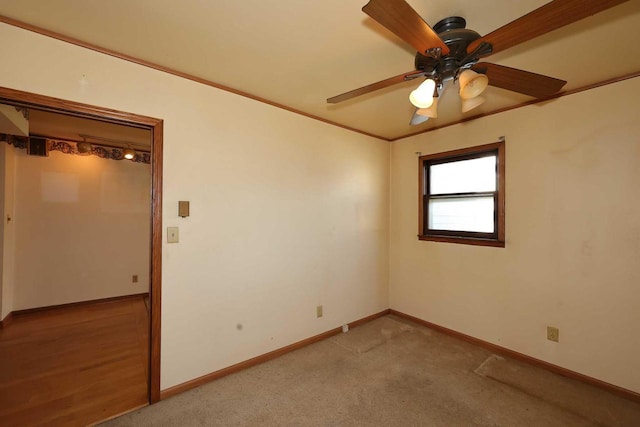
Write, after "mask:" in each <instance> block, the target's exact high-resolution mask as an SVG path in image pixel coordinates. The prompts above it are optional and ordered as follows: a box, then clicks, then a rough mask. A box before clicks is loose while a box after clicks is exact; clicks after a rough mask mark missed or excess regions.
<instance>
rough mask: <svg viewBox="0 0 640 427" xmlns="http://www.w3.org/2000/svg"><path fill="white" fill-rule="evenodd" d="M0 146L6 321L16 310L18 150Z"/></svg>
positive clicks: (1, 309)
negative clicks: (15, 211)
mask: <svg viewBox="0 0 640 427" xmlns="http://www.w3.org/2000/svg"><path fill="white" fill-rule="evenodd" d="M0 145H2V146H1V147H0V191H1V192H2V193H1V194H0V206H1V209H0V214H2V225H1V226H0V280H1V282H0V319H4V318H5V317H6V316H7V315H9V313H11V312H12V311H13V310H14V296H13V295H14V271H15V268H14V267H15V265H14V259H15V221H14V217H15V215H14V200H15V185H16V180H15V174H16V149H15V148H14V147H13V146H10V145H8V144H7V143H5V142H1V143H0ZM9 217H10V218H11V221H8V220H7V218H9Z"/></svg>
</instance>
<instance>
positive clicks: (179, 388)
mask: <svg viewBox="0 0 640 427" xmlns="http://www.w3.org/2000/svg"><path fill="white" fill-rule="evenodd" d="M387 314H389V309H387V310H384V311H381V312H379V313H376V314H372V315H371V316H367V317H363V318H362V319H359V320H356V321H354V322H350V323H348V325H349V328H355V327H357V326H360V325H363V324H365V323H367V322H370V321H372V320H375V319H377V318H379V317H382V316H385V315H387ZM341 332H342V327H338V328H333V329H330V330H328V331H326V332H323V333H321V334H318V335H314V336H312V337H310V338H307V339H304V340H302V341H298V342H296V343H293V344H290V345H288V346H285V347H282V348H279V349H277V350H273V351H270V352H269V353H265V354H262V355H260V356H256V357H253V358H251V359H249V360H245V361H244V362H240V363H236V364H235V365H232V366H229V367H227V368H223V369H220V370H218V371H215V372H212V373H210V374H206V375H203V376H201V377H198V378H195V379H193V380H190V381H187V382H184V383H182V384H178V385H175V386H173V387H169V388H167V389H165V390H162V391H161V392H160V400H164V399H168V398H170V397H172V396H175V395H176V394H180V393H182V392H185V391H187V390H191V389H192V388H195V387H198V386H201V385H203V384H207V383H209V382H211V381H215V380H217V379H219V378H222V377H225V376H227V375H231V374H233V373H236V372H239V371H242V370H244V369H247V368H250V367H252V366H255V365H259V364H261V363H264V362H266V361H268V360H272V359H275V358H277V357H280V356H282V355H284V354H287V353H290V352H292V351H294V350H298V349H300V348H303V347H306V346H308V345H310V344H313V343H316V342H318V341H322V340H324V339H327V338H329V337H332V336H334V335H338V334H339V333H341Z"/></svg>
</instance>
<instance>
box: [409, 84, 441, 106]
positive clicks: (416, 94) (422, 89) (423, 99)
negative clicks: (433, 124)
mask: <svg viewBox="0 0 640 427" xmlns="http://www.w3.org/2000/svg"><path fill="white" fill-rule="evenodd" d="M435 88H436V82H435V81H433V80H431V79H427V80H425V81H424V82H422V84H420V86H418V87H417V88H416V89H415V90H413V91H412V92H411V94H409V101H411V103H412V104H413V105H414V106H415V107H417V108H429V107H430V106H431V104H433V91H434V90H435Z"/></svg>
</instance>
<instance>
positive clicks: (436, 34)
mask: <svg viewBox="0 0 640 427" xmlns="http://www.w3.org/2000/svg"><path fill="white" fill-rule="evenodd" d="M626 1H628V0H553V1H551V2H549V3H547V4H545V5H543V6H542V7H540V8H538V9H536V10H534V11H532V12H530V13H528V14H526V15H524V16H522V17H520V18H518V19H516V20H514V21H512V22H510V23H508V24H506V25H504V26H502V27H500V28H498V29H497V30H495V31H493V32H491V33H489V34H487V35H485V36H480V34H478V33H477V32H475V31H473V30H470V29H467V28H465V27H466V21H465V19H464V18H462V17H459V16H452V17H448V18H445V19H442V20H441V21H439V22H438V23H437V24H436V25H434V26H433V28H431V27H430V26H429V24H427V23H426V22H425V21H424V20H423V19H422V18H421V17H420V15H418V13H417V12H416V11H415V10H413V9H412V8H411V6H409V4H408V3H407V2H406V1H405V0H370V1H369V3H367V4H366V5H365V6H364V7H363V8H362V11H363V12H364V13H366V14H367V15H369V16H370V17H371V18H373V19H374V20H375V21H377V22H378V23H379V24H381V25H382V26H383V27H385V28H386V29H388V30H389V31H391V32H392V33H394V34H395V35H396V36H398V37H400V38H401V39H402V40H404V41H405V42H406V43H408V44H409V45H411V46H413V47H414V48H415V49H416V51H417V53H416V56H415V64H414V65H415V71H411V72H408V73H404V74H401V75H399V76H395V77H391V78H389V79H386V80H382V81H380V82H377V83H373V84H370V85H367V86H363V87H361V88H359V89H355V90H352V91H349V92H346V93H343V94H341V95H338V96H334V97H332V98H329V99H327V102H329V103H338V102H342V101H346V100H348V99H352V98H355V97H357V96H360V95H364V94H367V93H370V92H373V91H376V90H379V89H383V88H385V87H389V86H392V85H394V84H397V83H401V82H404V81H407V80H413V79H415V78H418V77H426V80H425V81H424V82H423V83H422V84H421V85H420V86H419V87H418V88H417V89H415V90H414V91H412V92H411V94H410V95H409V100H410V101H411V103H412V104H413V105H414V106H415V107H417V110H416V112H415V114H414V116H413V118H412V119H411V124H412V125H416V124H420V123H424V122H425V121H426V120H427V119H428V117H431V118H435V117H437V112H436V111H435V108H436V107H437V102H434V92H435V96H437V94H438V92H437V91H438V89H442V88H443V87H444V84H445V83H448V82H454V83H455V82H456V81H458V82H459V83H460V98H461V100H462V112H463V113H464V112H467V111H470V110H471V109H473V108H476V107H477V106H479V105H480V104H482V103H483V102H484V101H485V100H484V98H482V97H480V96H479V95H480V94H482V93H483V92H484V90H485V89H486V88H487V86H494V87H498V88H501V89H506V90H511V91H514V92H518V93H521V94H524V95H528V96H532V97H535V98H547V97H550V96H551V95H553V94H555V93H557V92H559V91H560V90H561V89H562V87H563V86H564V85H565V84H566V83H567V82H566V81H565V80H560V79H556V78H553V77H548V76H544V75H541V74H536V73H532V72H529V71H524V70H518V69H516V68H511V67H506V66H502V65H497V64H492V63H486V62H480V60H481V58H484V57H486V56H489V55H491V54H494V53H497V52H499V51H502V50H505V49H508V48H510V47H513V46H516V45H518V44H520V43H523V42H526V41H528V40H531V39H533V38H535V37H538V36H540V35H543V34H546V33H548V32H550V31H553V30H555V29H558V28H561V27H564V26H565V25H568V24H571V23H573V22H576V21H579V20H581V19H584V18H586V17H588V16H591V15H594V14H596V13H599V12H602V11H604V10H606V9H609V8H611V7H613V6H616V5H618V4H621V3H624V2H626ZM429 88H430V89H429ZM472 101H473V102H472ZM432 104H435V106H434V107H433V108H431V106H432ZM427 109H429V110H431V111H429V114H435V115H429V116H427V115H426V114H427V111H426V110H427Z"/></svg>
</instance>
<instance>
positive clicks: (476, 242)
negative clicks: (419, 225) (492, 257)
mask: <svg viewBox="0 0 640 427" xmlns="http://www.w3.org/2000/svg"><path fill="white" fill-rule="evenodd" d="M418 240H424V241H426V242H444V243H459V244H462V245H473V246H493V247H495V248H504V247H505V243H504V241H498V240H489V239H471V238H468V237H447V236H422V235H418Z"/></svg>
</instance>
